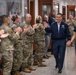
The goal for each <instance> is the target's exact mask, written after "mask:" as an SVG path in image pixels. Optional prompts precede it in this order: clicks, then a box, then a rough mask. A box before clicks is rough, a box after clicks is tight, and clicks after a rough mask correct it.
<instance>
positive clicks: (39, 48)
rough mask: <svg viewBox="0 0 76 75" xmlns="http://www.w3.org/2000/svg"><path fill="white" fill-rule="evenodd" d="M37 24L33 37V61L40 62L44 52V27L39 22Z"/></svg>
mask: <svg viewBox="0 0 76 75" xmlns="http://www.w3.org/2000/svg"><path fill="white" fill-rule="evenodd" d="M37 25H39V28H38V29H35V35H34V39H35V43H36V52H35V55H34V58H35V61H37V62H42V59H43V56H44V52H45V50H44V47H45V29H44V27H43V25H42V24H41V23H40V24H37Z"/></svg>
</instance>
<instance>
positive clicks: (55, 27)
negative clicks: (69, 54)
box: [45, 13, 71, 73]
mask: <svg viewBox="0 0 76 75" xmlns="http://www.w3.org/2000/svg"><path fill="white" fill-rule="evenodd" d="M47 27H48V26H46V29H45V30H46V31H48V32H49V33H50V32H51V38H52V49H53V54H54V57H55V60H56V66H55V68H58V73H62V68H63V63H64V57H65V50H66V38H67V40H68V42H67V45H68V43H69V42H70V39H71V36H70V32H69V28H68V25H67V24H66V23H64V22H63V21H62V14H61V13H58V14H57V15H56V22H54V23H52V24H51V26H50V27H48V28H47ZM48 29H49V30H48Z"/></svg>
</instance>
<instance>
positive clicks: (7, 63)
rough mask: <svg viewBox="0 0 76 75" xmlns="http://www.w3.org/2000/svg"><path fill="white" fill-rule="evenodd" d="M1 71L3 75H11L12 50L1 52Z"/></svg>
mask: <svg viewBox="0 0 76 75" xmlns="http://www.w3.org/2000/svg"><path fill="white" fill-rule="evenodd" d="M2 61H3V63H2V70H3V75H11V74H10V73H11V70H12V63H13V50H9V51H7V50H4V51H2Z"/></svg>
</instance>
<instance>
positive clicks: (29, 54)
mask: <svg viewBox="0 0 76 75" xmlns="http://www.w3.org/2000/svg"><path fill="white" fill-rule="evenodd" d="M25 26H27V27H29V28H30V31H28V32H26V33H25V32H23V33H22V38H23V42H24V46H23V48H24V49H23V64H22V68H23V70H24V69H25V68H26V67H28V66H31V65H32V58H33V35H34V33H35V31H34V29H33V28H32V26H31V25H30V23H27V22H23V24H22V28H23V29H24V27H25Z"/></svg>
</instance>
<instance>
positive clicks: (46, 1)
mask: <svg viewBox="0 0 76 75" xmlns="http://www.w3.org/2000/svg"><path fill="white" fill-rule="evenodd" d="M43 5H46V6H47V5H48V6H50V10H51V11H50V12H51V13H53V0H38V8H39V12H38V13H39V15H41V16H42V15H43V14H42V13H43V10H42V7H43ZM50 12H49V13H50Z"/></svg>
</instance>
